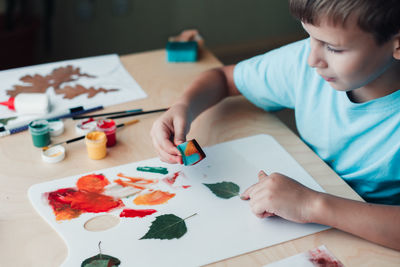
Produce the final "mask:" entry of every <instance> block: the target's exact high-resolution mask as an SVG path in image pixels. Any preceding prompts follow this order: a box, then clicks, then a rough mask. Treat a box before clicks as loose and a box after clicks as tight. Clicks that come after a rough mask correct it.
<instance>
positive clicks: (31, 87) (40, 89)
mask: <svg viewBox="0 0 400 267" xmlns="http://www.w3.org/2000/svg"><path fill="white" fill-rule="evenodd" d="M81 77H86V78H96V76H93V75H90V74H86V73H82V72H81V70H80V68H79V67H74V66H72V65H67V66H65V67H59V68H55V69H53V70H52V72H51V73H50V74H48V75H45V76H43V75H40V74H34V75H25V76H23V77H22V78H20V81H21V82H23V83H24V84H23V85H18V84H17V85H14V86H13V89H9V90H6V91H7V95H9V96H10V97H15V96H17V95H18V94H20V93H46V91H47V89H48V88H50V87H53V88H54V92H55V93H56V94H61V95H64V97H63V98H66V99H73V98H75V97H77V96H79V95H82V94H88V98H91V97H94V96H95V95H97V94H98V93H101V92H103V93H108V92H114V91H118V89H104V88H98V89H96V88H94V87H90V88H86V87H84V86H82V85H79V84H76V85H74V86H70V85H66V86H64V87H63V88H61V86H63V85H65V83H68V82H73V81H77V80H79V78H81Z"/></svg>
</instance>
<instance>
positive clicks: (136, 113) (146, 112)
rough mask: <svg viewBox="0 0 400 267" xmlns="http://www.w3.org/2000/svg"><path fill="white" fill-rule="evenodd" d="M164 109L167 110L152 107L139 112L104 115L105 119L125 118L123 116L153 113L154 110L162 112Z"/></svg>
mask: <svg viewBox="0 0 400 267" xmlns="http://www.w3.org/2000/svg"><path fill="white" fill-rule="evenodd" d="M166 110H168V108H161V109H154V110H148V111H140V112H132V113H128V114H122V115H116V116H110V117H106V119H119V118H125V117H131V116H137V115H144V114H150V113H155V112H163V111H166Z"/></svg>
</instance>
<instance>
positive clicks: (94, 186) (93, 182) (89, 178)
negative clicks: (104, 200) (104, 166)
mask: <svg viewBox="0 0 400 267" xmlns="http://www.w3.org/2000/svg"><path fill="white" fill-rule="evenodd" d="M108 184H110V182H109V181H108V180H107V178H106V177H104V175H102V174H89V175H86V176H82V177H81V178H79V180H78V182H77V183H76V186H77V187H78V189H79V190H82V191H88V192H93V193H101V192H103V191H104V187H105V186H106V185H108Z"/></svg>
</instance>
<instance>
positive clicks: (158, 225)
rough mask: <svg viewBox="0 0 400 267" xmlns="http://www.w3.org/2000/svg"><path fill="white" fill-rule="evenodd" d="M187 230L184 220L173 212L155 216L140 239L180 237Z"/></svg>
mask: <svg viewBox="0 0 400 267" xmlns="http://www.w3.org/2000/svg"><path fill="white" fill-rule="evenodd" d="M186 232H187V228H186V224H185V220H184V219H181V218H179V217H178V216H176V215H174V214H164V215H161V216H157V217H156V219H155V221H153V222H152V223H151V226H150V229H149V231H148V232H147V233H146V234H145V235H144V236H143V237H142V238H140V239H173V238H181V237H182V236H183V235H184V234H185V233H186Z"/></svg>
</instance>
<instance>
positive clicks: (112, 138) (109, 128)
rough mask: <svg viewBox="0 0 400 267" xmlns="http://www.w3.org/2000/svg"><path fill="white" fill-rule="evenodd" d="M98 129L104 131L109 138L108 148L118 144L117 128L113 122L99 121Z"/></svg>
mask: <svg viewBox="0 0 400 267" xmlns="http://www.w3.org/2000/svg"><path fill="white" fill-rule="evenodd" d="M97 129H98V130H99V131H102V132H104V133H105V134H106V136H107V147H110V146H114V145H115V144H116V143H117V136H116V134H115V131H116V129H117V126H116V125H115V121H113V120H98V121H97Z"/></svg>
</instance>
